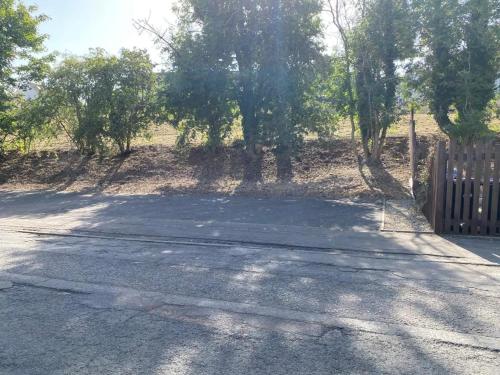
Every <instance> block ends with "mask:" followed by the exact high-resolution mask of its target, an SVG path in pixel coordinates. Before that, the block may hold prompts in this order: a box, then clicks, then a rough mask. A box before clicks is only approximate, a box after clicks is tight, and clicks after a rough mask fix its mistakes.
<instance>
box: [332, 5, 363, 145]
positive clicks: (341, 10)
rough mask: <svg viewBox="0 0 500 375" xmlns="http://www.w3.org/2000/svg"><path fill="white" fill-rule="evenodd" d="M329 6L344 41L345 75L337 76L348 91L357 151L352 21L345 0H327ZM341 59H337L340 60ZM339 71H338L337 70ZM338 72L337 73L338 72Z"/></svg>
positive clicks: (352, 136) (353, 142) (350, 119)
mask: <svg viewBox="0 0 500 375" xmlns="http://www.w3.org/2000/svg"><path fill="white" fill-rule="evenodd" d="M326 4H327V6H328V9H327V10H328V11H329V13H330V15H331V17H332V22H333V24H334V26H335V28H336V29H337V31H338V33H339V34H340V40H341V41H342V49H343V51H342V53H341V56H342V61H343V75H340V76H339V75H338V74H336V75H335V76H336V77H342V80H343V82H342V83H341V82H338V81H337V83H338V84H337V87H343V88H345V92H346V93H347V99H348V100H347V109H348V112H347V114H348V117H349V121H350V123H351V143H352V147H353V149H354V150H355V151H356V152H357V148H356V141H355V133H356V121H355V118H356V98H355V93H354V87H353V81H354V79H353V72H352V66H353V61H352V59H353V57H352V52H353V51H352V46H351V34H352V30H351V23H350V22H349V18H350V17H349V9H348V5H347V3H346V1H345V0H326ZM338 61H339V60H337V62H338ZM337 72H338V71H337ZM337 72H336V73H337Z"/></svg>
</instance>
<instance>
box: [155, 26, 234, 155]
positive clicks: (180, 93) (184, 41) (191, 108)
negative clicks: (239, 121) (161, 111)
mask: <svg viewBox="0 0 500 375" xmlns="http://www.w3.org/2000/svg"><path fill="white" fill-rule="evenodd" d="M190 26H191V24H190V23H189V22H187V23H185V24H182V25H181V28H180V29H179V31H178V34H177V35H176V38H175V42H174V43H175V50H176V53H175V54H174V55H173V56H172V70H171V71H170V72H168V73H166V74H165V80H164V89H163V90H162V91H161V97H162V100H163V101H164V102H165V106H166V108H168V111H169V112H170V114H171V115H172V122H173V124H174V125H175V126H176V127H177V129H179V131H180V135H179V139H178V143H179V144H180V145H184V144H186V143H187V142H188V141H189V140H190V139H191V138H194V137H195V136H196V135H197V134H202V135H204V136H206V138H207V146H208V147H209V149H210V150H212V151H215V150H216V149H217V148H218V147H219V146H220V145H221V144H222V142H223V140H224V139H225V138H226V137H227V135H228V134H229V132H230V130H231V125H232V124H233V121H234V118H235V115H236V103H235V100H234V82H233V76H234V74H233V73H232V69H231V66H232V56H231V55H230V53H229V51H228V50H227V49H226V45H225V44H226V41H225V40H223V39H221V38H219V37H218V36H219V34H218V33H217V32H216V30H214V27H213V25H211V24H203V25H202V26H201V30H200V32H199V33H196V34H195V33H191V32H190V30H189V28H190Z"/></svg>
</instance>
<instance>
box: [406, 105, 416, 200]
mask: <svg viewBox="0 0 500 375" xmlns="http://www.w3.org/2000/svg"><path fill="white" fill-rule="evenodd" d="M408 148H409V151H410V173H411V177H410V191H411V194H412V196H413V198H415V182H416V180H417V155H416V153H417V134H416V132H415V109H414V108H413V107H412V109H411V117H410V123H409V136H408Z"/></svg>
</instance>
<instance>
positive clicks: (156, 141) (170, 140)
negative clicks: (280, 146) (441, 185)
mask: <svg viewBox="0 0 500 375" xmlns="http://www.w3.org/2000/svg"><path fill="white" fill-rule="evenodd" d="M415 119H416V124H417V125H416V130H417V135H418V136H437V137H442V136H444V134H443V133H442V132H441V131H440V130H439V128H438V126H437V124H436V122H435V121H434V119H433V118H432V116H431V115H428V114H424V113H421V114H417V115H416V116H415ZM408 122H409V116H402V117H401V119H400V120H399V121H398V123H397V124H395V125H393V126H392V127H391V128H390V129H389V131H388V137H407V136H408ZM490 128H491V130H493V131H495V132H498V133H500V120H499V119H495V120H494V121H492V123H491V125H490ZM350 136H351V128H350V125H349V122H348V121H342V122H341V123H339V124H338V129H337V131H336V133H335V137H334V138H335V139H339V140H345V139H349V138H350ZM242 137H243V134H242V132H241V129H240V128H239V127H235V129H234V131H233V133H232V134H231V135H230V137H229V139H228V140H227V141H226V143H227V144H231V143H233V142H234V141H237V140H241V139H242ZM176 139H177V131H176V130H175V129H174V128H173V127H172V126H170V125H168V124H162V125H152V126H151V127H150V128H149V129H148V131H147V133H145V134H144V135H142V136H140V137H138V138H136V139H135V140H134V141H133V147H140V146H153V145H162V146H174V145H175V143H176ZM306 139H307V140H317V139H318V136H317V135H316V134H309V135H308V136H307V137H306ZM201 143H203V138H202V137H198V138H197V139H196V140H195V141H194V142H193V144H194V145H199V144H201ZM72 148H73V146H72V144H71V142H70V141H69V139H68V138H67V137H66V136H64V135H61V136H60V137H58V138H55V139H48V140H40V141H37V142H35V144H34V145H33V146H32V151H56V150H69V149H72Z"/></svg>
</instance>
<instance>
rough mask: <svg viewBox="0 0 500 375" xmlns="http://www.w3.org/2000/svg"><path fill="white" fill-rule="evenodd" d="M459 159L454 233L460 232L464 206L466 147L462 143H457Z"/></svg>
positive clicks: (457, 164)
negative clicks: (461, 213) (463, 185)
mask: <svg viewBox="0 0 500 375" xmlns="http://www.w3.org/2000/svg"><path fill="white" fill-rule="evenodd" d="M456 152H457V161H456V170H457V174H456V178H455V197H454V199H455V205H454V212H453V221H452V222H453V233H456V234H458V233H460V224H461V223H462V222H461V220H460V211H461V208H462V182H463V181H462V176H463V163H464V152H465V147H464V146H463V145H461V144H457V145H456Z"/></svg>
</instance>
